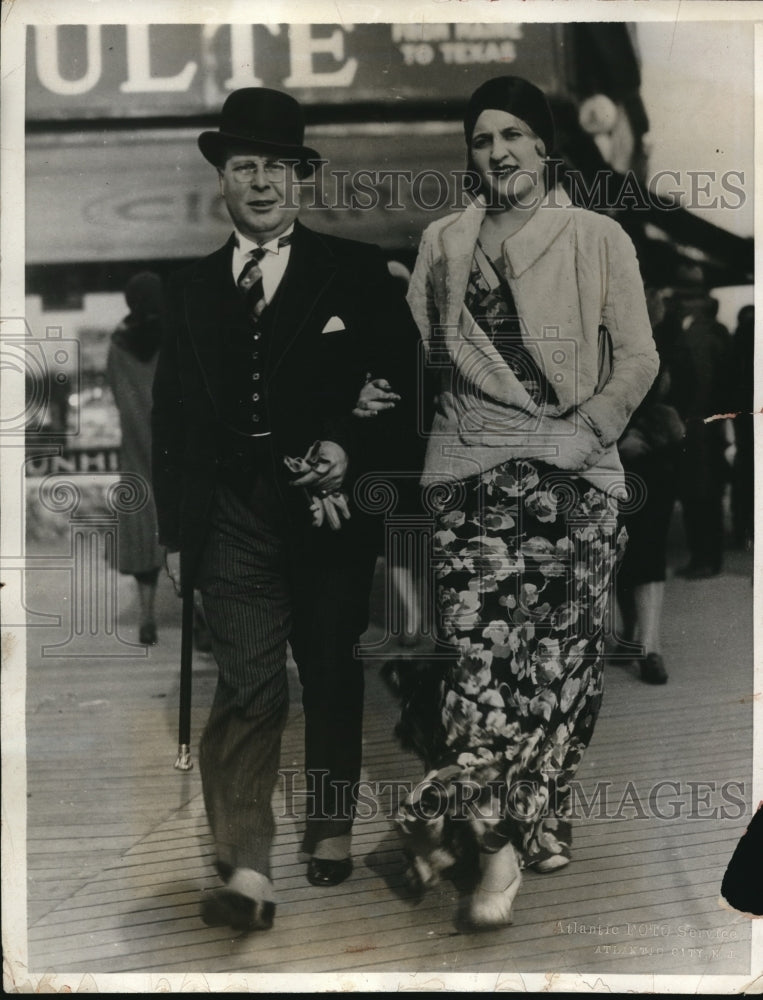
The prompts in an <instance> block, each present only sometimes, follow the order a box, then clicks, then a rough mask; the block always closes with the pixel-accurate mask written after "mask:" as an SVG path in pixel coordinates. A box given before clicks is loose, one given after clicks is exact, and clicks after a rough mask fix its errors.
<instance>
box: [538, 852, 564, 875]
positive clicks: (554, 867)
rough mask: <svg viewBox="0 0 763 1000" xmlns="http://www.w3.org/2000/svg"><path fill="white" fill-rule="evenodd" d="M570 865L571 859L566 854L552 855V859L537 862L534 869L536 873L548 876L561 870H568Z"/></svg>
mask: <svg viewBox="0 0 763 1000" xmlns="http://www.w3.org/2000/svg"><path fill="white" fill-rule="evenodd" d="M569 863H570V859H569V858H568V857H565V855H564V854H552V855H551V857H550V858H544V859H543V860H542V861H537V862H536V863H535V865H534V866H533V867H534V868H535V871H536V872H540V873H541V874H543V875H546V874H548V872H556V871H559V869H560V868H566V867H567V865H568V864H569Z"/></svg>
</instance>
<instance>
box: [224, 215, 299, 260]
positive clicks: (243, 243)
mask: <svg viewBox="0 0 763 1000" xmlns="http://www.w3.org/2000/svg"><path fill="white" fill-rule="evenodd" d="M293 232H294V223H293V222H292V224H291V225H290V226H289V227H288V229H284V231H283V232H282V233H279V234H278V236H274V237H273V238H272V239H269V240H267V241H266V242H265V243H256V242H255V241H254V240H250V239H249V237H248V236H244V235H243V233H240V232H239V231H238V229H236V230H235V234H234V238H235V240H236V246H237V247H238V248H239V250H240V251H241V253H243V254H247V253H250V252H251V251H252V250H258V249H259V248H260V247H262V249H263V250H268V251H270V252H271V253H275V254H278V253H280V252H281V250H282V249H284V248H283V247H280V246H279V245H278V241H279V240H280V239H282V238H283V237H284V236H291V234H292V233H293Z"/></svg>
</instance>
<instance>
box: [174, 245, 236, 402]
mask: <svg viewBox="0 0 763 1000" xmlns="http://www.w3.org/2000/svg"><path fill="white" fill-rule="evenodd" d="M233 239H234V237H233V236H231V238H230V239H229V240H228V242H227V243H226V244H225V246H223V247H220V249H219V250H216V251H215V252H214V253H213V254H212V255H211V256H210V257H208V258H207V259H206V260H205V261H204V262H203V263H202V264H200V266H199V268H198V270H197V272H196V274H195V275H194V277H193V279H192V280H191V281H190V282H189V283H188V285H187V286H186V292H185V310H186V322H187V324H188V331H189V334H190V338H191V346H192V348H193V352H194V354H195V355H196V359H197V361H198V363H199V367H200V369H201V373H202V377H203V379H204V381H205V383H206V386H207V391H208V392H209V394H210V396H211V397H212V399H213V400H214V401H215V403H217V399H218V397H219V394H220V392H222V391H224V384H225V377H224V372H223V357H222V349H223V344H224V342H225V341H224V338H223V336H222V332H223V331H222V329H221V327H222V324H223V323H224V321H225V315H226V310H225V308H224V307H223V302H224V300H225V296H226V286H227V284H228V283H229V282H230V283H232V281H233V276H232V274H231V257H232V253H233Z"/></svg>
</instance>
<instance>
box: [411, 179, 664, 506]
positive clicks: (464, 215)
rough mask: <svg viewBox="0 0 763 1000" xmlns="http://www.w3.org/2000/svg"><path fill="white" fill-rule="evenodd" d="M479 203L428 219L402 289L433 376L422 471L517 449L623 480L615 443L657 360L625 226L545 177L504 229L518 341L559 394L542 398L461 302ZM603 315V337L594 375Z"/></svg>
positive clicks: (486, 460)
mask: <svg viewBox="0 0 763 1000" xmlns="http://www.w3.org/2000/svg"><path fill="white" fill-rule="evenodd" d="M484 214H485V206H484V203H483V202H482V201H481V199H479V198H478V199H475V200H473V201H472V202H471V203H470V204H469V206H468V207H467V208H466V209H464V210H463V211H461V212H458V213H456V214H453V215H449V216H447V217H445V218H443V219H439V220H437V221H436V222H434V223H432V224H431V225H430V226H428V227H427V229H426V230H425V231H424V234H423V236H422V239H421V245H420V247H419V253H418V258H417V261H416V266H415V268H414V271H413V275H412V278H411V282H410V286H409V290H408V304H409V306H410V309H411V312H412V313H413V317H414V319H415V320H416V323H417V325H418V328H419V331H420V333H421V336H422V339H423V340H424V342H425V344H426V345H427V352H428V357H429V363H430V365H432V366H434V367H435V369H439V375H440V378H439V385H440V388H439V392H438V396H437V400H436V409H435V416H434V421H433V424H432V429H431V433H430V437H429V442H428V447H427V456H426V460H425V466H424V476H423V479H422V481H423V482H425V483H426V482H432V481H438V480H447V479H464V478H466V477H467V476H469V475H474V474H475V473H476V472H480V471H484V470H486V469H488V468H493V467H495V466H496V465H498V464H500V463H501V462H503V461H506V460H507V459H509V458H518V457H525V458H539V459H544V460H545V461H548V462H549V463H550V464H552V465H556V466H558V467H560V468H563V469H567V470H569V471H575V472H580V474H581V475H583V476H585V477H586V478H587V479H589V480H591V481H593V482H595V483H596V484H597V485H601V486H602V487H603V488H609V487H611V486H613V485H617V484H621V483H622V465H621V463H620V459H619V457H618V454H617V447H616V442H617V440H618V438H619V437H620V435H621V434H622V432H623V430H624V428H625V426H626V424H627V423H628V420H629V418H630V416H631V414H632V413H633V411H634V410H635V409H636V407H637V406H638V404H639V403H640V402H641V400H642V399H643V398H644V396H645V395H646V393H647V391H648V389H649V387H650V385H651V384H652V382H653V380H654V378H655V376H656V375H657V370H658V356H657V350H656V347H655V344H654V339H653V337H652V330H651V326H650V322H649V316H648V313H647V308H646V301H645V296H644V288H643V283H642V280H641V275H640V272H639V267H638V261H637V259H636V253H635V249H634V247H633V244H632V242H631V240H630V238H629V237H628V236H627V234H626V233H625V232H624V230H623V229H622V227H621V226H620V225H619V224H618V223H616V222H615V221H614V220H612V219H610V218H608V217H606V216H602V215H598V214H596V213H594V212H590V211H587V210H585V209H580V208H576V207H574V206H573V205H572V204H571V202H570V200H569V198H568V197H567V195H566V194H565V193H564V192H563V191H561V190H560V189H554V190H553V191H551V192H549V194H548V195H546V197H545V198H544V200H543V202H542V203H541V204H540V206H539V207H538V209H537V210H536V211H535V213H534V214H533V215H532V216H531V218H530V219H529V220H528V221H527V223H525V225H524V226H523V227H522V228H521V229H520V230H519V231H518V232H516V233H515V234H514V235H512V236H510V237H509V238H508V239H506V240H505V241H504V244H503V260H504V264H505V271H506V276H507V279H508V283H509V286H510V288H511V291H512V293H513V296H514V300H515V303H516V306H517V312H518V314H519V317H520V323H521V326H522V333H523V340H524V343H525V345H526V347H527V349H528V350H529V351H530V353H531V355H532V356H533V358H534V360H535V361H536V363H537V364H538V365H539V367H540V369H541V371H542V372H543V374H544V375H545V377H546V379H547V380H548V382H549V384H550V385H551V386H553V388H554V391H555V393H556V397H557V399H558V406H551V407H549V406H544V407H543V408H542V410H541V409H539V407H538V406H537V405H536V404H535V402H534V401H533V400H532V399H531V397H530V396H529V394H528V393H527V391H526V390H525V389H524V387H523V386H522V384H521V383H520V382H519V380H518V379H517V378H516V376H515V375H514V374H513V373H512V371H511V369H510V368H509V367H508V365H506V363H505V362H504V361H503V359H502V358H501V356H500V354H499V353H498V351H497V350H496V348H495V347H494V346H493V345H492V343H491V342H490V340H489V338H488V337H487V335H486V334H485V333H484V332H483V331H482V330H481V329H480V327H479V326H478V325H477V324H476V323H475V321H474V319H473V318H472V317H471V315H470V314H469V312H468V310H467V309H466V306H465V305H464V295H465V292H466V287H467V282H468V279H469V274H470V271H471V267H472V259H473V255H474V249H475V245H476V243H477V238H478V235H479V231H480V226H481V224H482V220H483V218H484ZM602 325H603V326H605V327H606V329H607V330H608V331H609V337H610V338H611V369H610V371H609V372H608V378H607V379H606V384H604V385H603V387H602V385H601V383H602V372H601V346H602V342H601V336H602V334H601V333H600V327H601V326H602ZM573 442H574V443H575V447H574V448H572V444H573ZM589 445H590V449H589V447H588V446H589ZM571 448H572V451H571ZM581 449H582V451H583V452H590V453H589V454H588V457H587V458H586V459H585V461H583V462H578V461H577V459H576V458H571V457H570V456H571V455H573V454H574V455H576V456H577V455H579V453H580V452H581Z"/></svg>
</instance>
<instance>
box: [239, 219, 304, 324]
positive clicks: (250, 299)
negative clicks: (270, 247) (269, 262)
mask: <svg viewBox="0 0 763 1000" xmlns="http://www.w3.org/2000/svg"><path fill="white" fill-rule="evenodd" d="M290 242H291V236H282V237H281V238H280V239H279V241H278V247H279V249H280V248H281V247H285V246H288V244H289V243H290ZM267 252H268V251H267V250H265V248H264V247H257V248H256V249H254V250H251V251H250V252H249V260H248V261H247V262H246V264H245V265H244V268H243V270H242V271H241V274H240V275H239V276H238V287H239V288H240V289H241V291H242V293H243V295H244V297H245V299H246V304H247V309H248V311H249V315H250V316H251V318H252V320H253V321H254V322H255V323H256V322H257V320H258V319H259V318H260V314H261V313H262V311H263V309H264V308H265V306H266V305H267V302H266V301H265V290H264V288H263V284H262V271H261V270H260V261H261V260H262V258H263V257H264V256H265V254H266V253H267Z"/></svg>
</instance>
